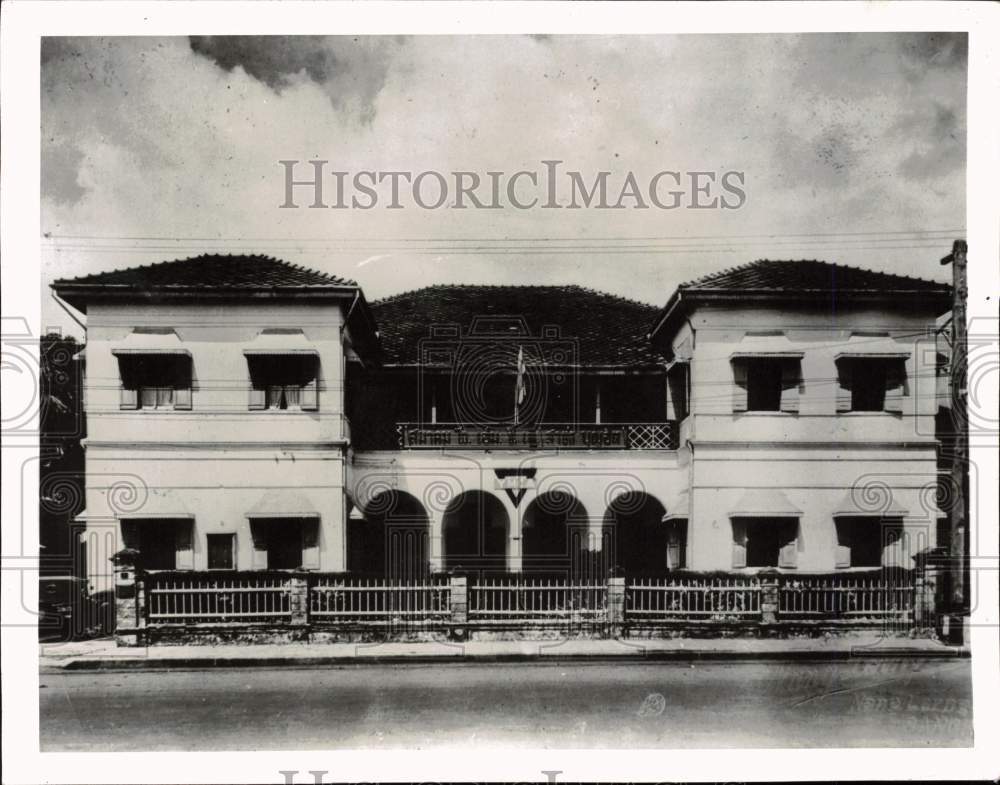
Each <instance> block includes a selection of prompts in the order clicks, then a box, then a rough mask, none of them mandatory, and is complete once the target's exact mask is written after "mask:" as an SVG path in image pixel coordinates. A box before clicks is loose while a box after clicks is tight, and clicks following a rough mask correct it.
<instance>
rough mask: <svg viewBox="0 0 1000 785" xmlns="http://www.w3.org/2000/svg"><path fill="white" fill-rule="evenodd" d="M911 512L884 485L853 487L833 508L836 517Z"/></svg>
mask: <svg viewBox="0 0 1000 785" xmlns="http://www.w3.org/2000/svg"><path fill="white" fill-rule="evenodd" d="M908 512H909V510H907V509H906V508H905V507H903V506H902V505H901V504H900V503H899V502H897V501H896V499H895V498H894V497H893V494H892V491H891V490H889V489H888V488H884V487H881V486H879V487H870V488H851V489H850V490H849V491H847V493H845V494H844V497H843V498H842V499H841V500H840V502H839V503H838V504H837V506H836V507H834V508H833V514H834V516H835V517H845V518H846V517H852V516H858V517H862V516H884V517H890V518H898V517H901V516H904V515H906V514H907V513H908Z"/></svg>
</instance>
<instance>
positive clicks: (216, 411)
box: [85, 303, 348, 590]
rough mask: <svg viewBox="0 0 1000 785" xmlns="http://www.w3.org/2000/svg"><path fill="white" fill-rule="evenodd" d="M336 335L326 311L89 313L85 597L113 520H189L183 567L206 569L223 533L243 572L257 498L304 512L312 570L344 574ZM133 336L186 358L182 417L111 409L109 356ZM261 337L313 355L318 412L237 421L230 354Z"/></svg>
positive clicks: (237, 370)
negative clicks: (311, 536) (282, 333)
mask: <svg viewBox="0 0 1000 785" xmlns="http://www.w3.org/2000/svg"><path fill="white" fill-rule="evenodd" d="M342 323H343V312H342V310H341V308H340V306H339V305H337V304H331V303H327V304H325V305H320V304H299V303H269V304H261V303H255V304H252V305H251V304H227V305H225V306H213V305H209V304H205V305H162V304H161V305H147V304H136V305H127V306H126V305H115V306H110V305H91V306H90V308H89V309H88V320H87V328H88V329H87V348H86V358H87V359H86V363H87V365H86V381H85V385H86V386H85V409H86V414H87V427H88V437H87V440H86V468H87V491H86V493H87V500H86V501H87V503H86V520H87V531H86V533H85V537H87V541H88V562H89V573H90V576H91V586H92V589H93V590H100V589H101V588H107V586H108V581H109V579H110V573H111V565H110V563H109V562H108V558H109V557H110V556H111V554H112V553H114V552H115V551H116V550H118V549H120V547H121V546H122V539H121V529H120V521H121V520H122V519H128V518H136V517H143V516H144V515H149V516H150V517H167V516H169V515H172V514H174V515H178V516H191V517H193V520H194V532H193V546H194V554H193V556H194V564H193V566H194V568H195V569H205V568H206V567H207V554H206V535H207V534H209V533H213V532H218V533H226V532H229V533H235V534H236V543H237V562H236V567H237V568H238V569H250V568H251V564H252V561H251V560H252V539H251V536H250V527H249V522H248V519H247V513H248V512H250V511H251V510H253V509H254V507H255V505H257V504H258V503H259V502H260V500H261V498H262V497H263V496H265V495H266V494H272V496H271V498H272V499H273V498H274V497H275V495H276V496H277V498H279V499H281V498H284V496H282V495H283V494H295V495H296V498H297V499H299V500H300V501H298V502H296V503H297V504H301V503H302V502H301V500H302V499H305V500H307V501H306V503H307V504H308V505H309V506H310V507H312V508H314V510H315V512H316V513H317V515H318V516H319V519H320V527H319V550H320V563H319V568H320V569H322V570H329V571H339V570H343V569H344V499H345V497H344V493H343V484H344V453H345V450H346V439H347V438H348V434H347V430H346V422H345V420H344V417H343V410H344V409H343V372H344V362H343V349H342V342H341V329H340V328H341V325H342ZM136 327H139V328H150V327H152V328H171V329H173V330H174V332H175V333H176V336H177V338H179V345H181V346H183V348H184V349H186V350H188V351H189V352H190V353H191V357H192V366H193V390H192V408H191V410H190V411H176V410H167V411H148V410H142V409H139V410H134V411H122V410H120V409H119V385H120V375H119V367H118V361H117V359H116V357H115V356H114V354H113V351H114V350H115V349H116V348H121V347H123V346H127V345H129V344H128V342H127V341H128V336H129V335H130V333H132V332H133V330H134V328H136ZM265 328H269V329H274V328H279V329H286V330H289V329H291V330H294V329H300V330H301V332H302V334H301V335H299V336H291V337H290V339H289V340H290V341H295V342H296V344H295V345H297V346H298V345H301V344H302V343H303V342H307V343H308V345H309V346H311V347H312V348H314V349H315V351H316V352H317V354H318V356H319V369H320V370H319V409H318V411H313V412H309V411H250V410H249V408H248V389H249V375H248V369H247V361H246V358H245V356H244V354H243V350H244V349H246V348H251V347H253V346H254V343H253V342H254V340H255V339H256V337H257V336H258V335H259V333H260V332H261V330H263V329H265ZM177 338H172V337H171V338H170V340H171V341H173V343H170V344H169V345H170V346H175V345H178V344H177ZM145 340H146V341H147V343H150V344H153V343H155V341H156V340H157V339H156V338H153V339H150V338H149V337H148V336H147V337H146V338H145ZM271 340H272V342H273V340H274V339H273V337H272V339H271ZM279 340H280V339H279ZM164 344H165V345H168V341H167V339H166V338H165V339H164ZM288 498H291V496H288Z"/></svg>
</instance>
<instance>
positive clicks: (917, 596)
mask: <svg viewBox="0 0 1000 785" xmlns="http://www.w3.org/2000/svg"><path fill="white" fill-rule="evenodd" d="M937 557H938V554H937V553H935V552H934V551H928V552H923V553H919V554H917V558H916V569H915V570H914V578H913V584H914V586H913V622H914V624H915V625H916V626H918V627H922V628H937V627H938V623H937V622H938V608H939V606H940V600H941V599H942V597H943V594H942V588H943V587H942V585H941V584H942V581H941V577H942V574H941V565H940V563H939V561H938V558H937Z"/></svg>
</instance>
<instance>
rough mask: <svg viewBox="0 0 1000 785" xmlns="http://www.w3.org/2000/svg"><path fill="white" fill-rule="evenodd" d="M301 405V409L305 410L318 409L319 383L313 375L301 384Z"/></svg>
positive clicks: (312, 410)
mask: <svg viewBox="0 0 1000 785" xmlns="http://www.w3.org/2000/svg"><path fill="white" fill-rule="evenodd" d="M301 405H302V410H303V411H307V412H314V411H316V410H317V409H319V384H318V383H317V379H316V377H315V376H314V377H313V378H312V379H310V380H309V381H308V382H306V383H305V384H304V385H302V398H301Z"/></svg>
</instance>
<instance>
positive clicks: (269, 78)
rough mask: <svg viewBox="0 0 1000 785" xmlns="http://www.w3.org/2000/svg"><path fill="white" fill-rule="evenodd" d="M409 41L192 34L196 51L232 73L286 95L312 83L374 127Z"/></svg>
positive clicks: (368, 38)
mask: <svg viewBox="0 0 1000 785" xmlns="http://www.w3.org/2000/svg"><path fill="white" fill-rule="evenodd" d="M403 42H405V38H399V37H396V38H393V37H375V38H371V37H366V38H359V37H354V38H346V37H337V38H331V37H328V36H243V35H225V36H191V38H190V45H191V51H193V52H195V53H196V54H199V55H201V56H203V57H206V58H208V59H210V60H211V61H212V62H214V63H215V64H216V65H217V66H218V67H219V68H221V69H223V70H224V71H227V72H231V71H233V70H234V69H236V68H241V69H242V70H243V71H244V72H246V73H247V74H249V75H250V76H252V77H253V78H254V79H257V80H259V81H260V82H263V83H264V84H266V85H267V86H268V87H270V88H271V89H272V90H274V91H275V92H277V93H281V92H282V91H283V90H286V89H288V88H289V87H291V86H293V85H296V84H299V83H300V82H301V81H302V79H308V80H310V81H312V82H313V83H315V84H317V85H319V86H320V87H321V88H323V90H324V91H325V92H326V94H327V95H328V96H329V98H330V101H331V103H332V104H333V106H334V107H335V108H336V109H339V110H342V111H346V112H350V113H352V114H354V115H355V116H356V118H357V120H358V121H360V122H361V123H371V121H372V119H373V118H374V115H375V100H376V98H377V97H378V94H379V92H380V91H381V90H382V87H383V86H384V84H385V80H386V76H387V74H388V71H389V68H390V65H391V61H392V57H393V54H394V52H393V50H394V49H395V48H396V47H398V46H399V45H401V44H402V43H403Z"/></svg>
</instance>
